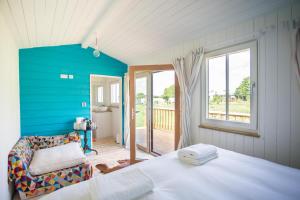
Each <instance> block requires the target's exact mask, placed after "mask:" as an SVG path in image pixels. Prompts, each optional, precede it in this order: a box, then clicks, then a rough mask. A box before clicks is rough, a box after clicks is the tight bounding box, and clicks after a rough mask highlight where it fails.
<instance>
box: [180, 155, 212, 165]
mask: <svg viewBox="0 0 300 200" xmlns="http://www.w3.org/2000/svg"><path fill="white" fill-rule="evenodd" d="M217 157H218V154H212V155H209V156H207V157H206V158H205V159H192V158H188V157H181V158H179V160H181V161H182V162H185V163H187V164H191V165H203V164H205V163H206V162H208V161H210V160H212V159H215V158H217Z"/></svg>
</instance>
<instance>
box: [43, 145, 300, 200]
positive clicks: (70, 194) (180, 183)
mask: <svg viewBox="0 0 300 200" xmlns="http://www.w3.org/2000/svg"><path fill="white" fill-rule="evenodd" d="M218 154H219V157H218V158H217V159H214V160H212V161H210V162H208V163H206V164H204V165H201V166H191V165H188V164H185V163H182V162H180V161H179V160H178V159H177V154H176V152H172V153H170V154H167V155H165V156H161V157H157V158H154V159H152V160H149V161H144V162H142V163H138V164H136V165H133V166H130V167H128V168H124V169H122V170H119V171H116V172H114V173H111V174H107V175H104V176H107V178H108V177H111V178H112V179H113V178H114V176H118V174H119V173H122V172H124V171H126V170H130V169H132V168H139V169H141V170H142V171H143V172H144V173H145V174H146V175H147V176H149V177H150V178H151V179H152V180H153V182H154V186H155V188H154V190H153V191H152V192H150V193H147V194H146V195H144V196H143V197H141V198H139V199H140V200H159V199H162V200H181V199H191V200H192V199H272V200H274V199H281V200H282V199H300V170H298V169H293V168H290V167H286V166H283V165H279V164H275V163H273V162H269V161H266V160H262V159H259V158H254V157H250V156H246V155H242V154H239V153H235V152H231V151H228V150H224V149H220V148H218ZM95 178H97V177H95ZM89 181H93V179H91V180H89ZM89 181H85V182H82V183H79V184H76V185H72V186H69V187H66V188H63V189H61V190H58V191H56V192H54V193H51V194H49V195H46V196H45V197H44V198H43V199H47V200H50V199H51V200H52V199H55V200H60V199H90V198H88V196H89V193H90V191H89V190H90V189H89ZM112 187H113V186H112ZM124 187H126V185H124Z"/></svg>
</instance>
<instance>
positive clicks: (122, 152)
mask: <svg viewBox="0 0 300 200" xmlns="http://www.w3.org/2000/svg"><path fill="white" fill-rule="evenodd" d="M93 148H94V149H96V150H97V151H98V155H96V154H95V153H94V152H92V153H90V154H89V155H88V156H87V157H88V159H89V161H90V162H91V163H92V164H93V166H96V165H97V164H100V163H102V164H103V163H104V164H106V165H108V166H109V167H114V166H116V165H118V163H117V161H118V160H124V159H129V158H130V151H129V149H126V148H124V147H122V146H120V144H117V143H116V142H115V140H114V139H113V138H103V139H98V140H97V141H96V142H93ZM137 158H141V159H151V158H153V156H152V155H150V154H147V153H144V152H142V151H140V150H137ZM96 171H97V170H96Z"/></svg>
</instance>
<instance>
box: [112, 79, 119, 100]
mask: <svg viewBox="0 0 300 200" xmlns="http://www.w3.org/2000/svg"><path fill="white" fill-rule="evenodd" d="M110 94H111V103H112V104H117V103H119V83H113V84H111V85H110Z"/></svg>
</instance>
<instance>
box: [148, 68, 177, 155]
mask: <svg viewBox="0 0 300 200" xmlns="http://www.w3.org/2000/svg"><path fill="white" fill-rule="evenodd" d="M152 94H153V95H152V98H151V103H152V106H151V113H152V114H151V118H152V120H151V121H152V127H151V135H150V137H151V152H153V153H155V154H159V155H162V154H166V153H169V152H171V151H174V150H175V142H174V141H175V101H176V98H175V72H174V70H172V71H158V72H153V73H152Z"/></svg>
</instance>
